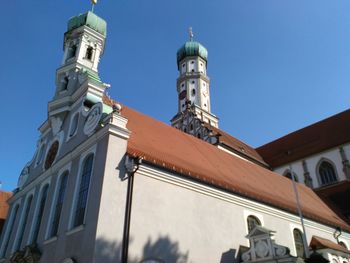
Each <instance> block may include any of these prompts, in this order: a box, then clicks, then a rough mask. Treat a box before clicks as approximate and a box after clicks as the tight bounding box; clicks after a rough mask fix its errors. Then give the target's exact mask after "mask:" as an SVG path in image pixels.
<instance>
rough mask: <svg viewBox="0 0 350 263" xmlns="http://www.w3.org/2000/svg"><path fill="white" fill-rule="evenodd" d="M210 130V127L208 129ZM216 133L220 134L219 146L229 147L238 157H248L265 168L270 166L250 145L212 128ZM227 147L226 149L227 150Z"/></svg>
mask: <svg viewBox="0 0 350 263" xmlns="http://www.w3.org/2000/svg"><path fill="white" fill-rule="evenodd" d="M208 128H209V127H208ZM210 129H212V130H213V131H214V133H216V134H219V135H220V136H219V144H220V145H221V146H223V147H225V146H226V147H228V148H230V149H231V150H233V151H235V152H236V153H237V154H238V155H240V156H243V157H246V158H247V159H250V160H251V161H255V162H256V163H258V164H262V165H263V166H266V167H267V166H268V164H266V163H265V162H264V160H263V158H262V157H261V156H260V154H259V153H258V152H257V151H256V150H255V149H254V148H253V147H251V146H249V145H248V144H246V143H244V142H242V141H240V140H238V139H237V138H235V137H233V136H231V135H230V134H228V133H227V132H225V131H223V130H220V129H218V128H215V127H212V126H211V127H210ZM226 147H225V148H226Z"/></svg>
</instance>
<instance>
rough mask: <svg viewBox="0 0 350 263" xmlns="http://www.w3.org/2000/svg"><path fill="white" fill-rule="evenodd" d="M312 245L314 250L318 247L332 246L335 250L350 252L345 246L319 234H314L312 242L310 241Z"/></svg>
mask: <svg viewBox="0 0 350 263" xmlns="http://www.w3.org/2000/svg"><path fill="white" fill-rule="evenodd" d="M310 247H311V248H312V249H314V250H317V249H322V248H330V249H333V250H337V251H341V252H344V253H346V254H350V251H349V250H348V249H346V248H345V247H343V246H341V245H339V244H337V243H334V242H332V241H330V240H328V239H325V238H322V237H318V236H312V239H311V242H310Z"/></svg>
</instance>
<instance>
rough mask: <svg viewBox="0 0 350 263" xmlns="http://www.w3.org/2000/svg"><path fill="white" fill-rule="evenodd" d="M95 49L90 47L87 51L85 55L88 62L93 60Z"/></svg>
mask: <svg viewBox="0 0 350 263" xmlns="http://www.w3.org/2000/svg"><path fill="white" fill-rule="evenodd" d="M93 50H94V49H93V48H92V47H88V48H87V49H86V54H85V58H86V59H88V60H92V53H93Z"/></svg>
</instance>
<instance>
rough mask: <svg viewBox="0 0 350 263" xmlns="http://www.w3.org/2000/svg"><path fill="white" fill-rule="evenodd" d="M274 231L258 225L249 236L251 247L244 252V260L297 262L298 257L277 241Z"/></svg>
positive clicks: (251, 261)
mask: <svg viewBox="0 0 350 263" xmlns="http://www.w3.org/2000/svg"><path fill="white" fill-rule="evenodd" d="M272 233H273V232H272V231H271V230H268V229H266V228H264V227H261V226H256V227H255V228H254V229H253V230H252V231H251V232H250V234H249V235H248V236H247V238H248V239H249V243H250V249H249V250H248V251H246V252H245V253H243V254H242V257H241V258H242V262H245V263H253V262H262V263H265V262H266V263H271V262H296V259H297V258H295V257H292V256H291V255H290V254H289V249H288V248H287V247H284V246H281V245H277V244H276V243H275V241H274V240H273V239H272V236H273V234H272Z"/></svg>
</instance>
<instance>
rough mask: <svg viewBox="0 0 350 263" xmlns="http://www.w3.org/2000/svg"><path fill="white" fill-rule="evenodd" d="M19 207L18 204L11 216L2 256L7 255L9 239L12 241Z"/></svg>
mask: <svg viewBox="0 0 350 263" xmlns="http://www.w3.org/2000/svg"><path fill="white" fill-rule="evenodd" d="M18 209H19V205H16V206H15V207H14V208H13V210H12V213H11V216H10V221H9V223H8V225H7V229H8V231H7V232H6V236H5V237H4V240H5V241H4V243H3V247H2V251H1V258H3V257H5V255H6V251H7V248H8V245H9V241H10V238H11V235H12V231H13V226H14V224H15V222H16V218H17V214H18Z"/></svg>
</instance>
